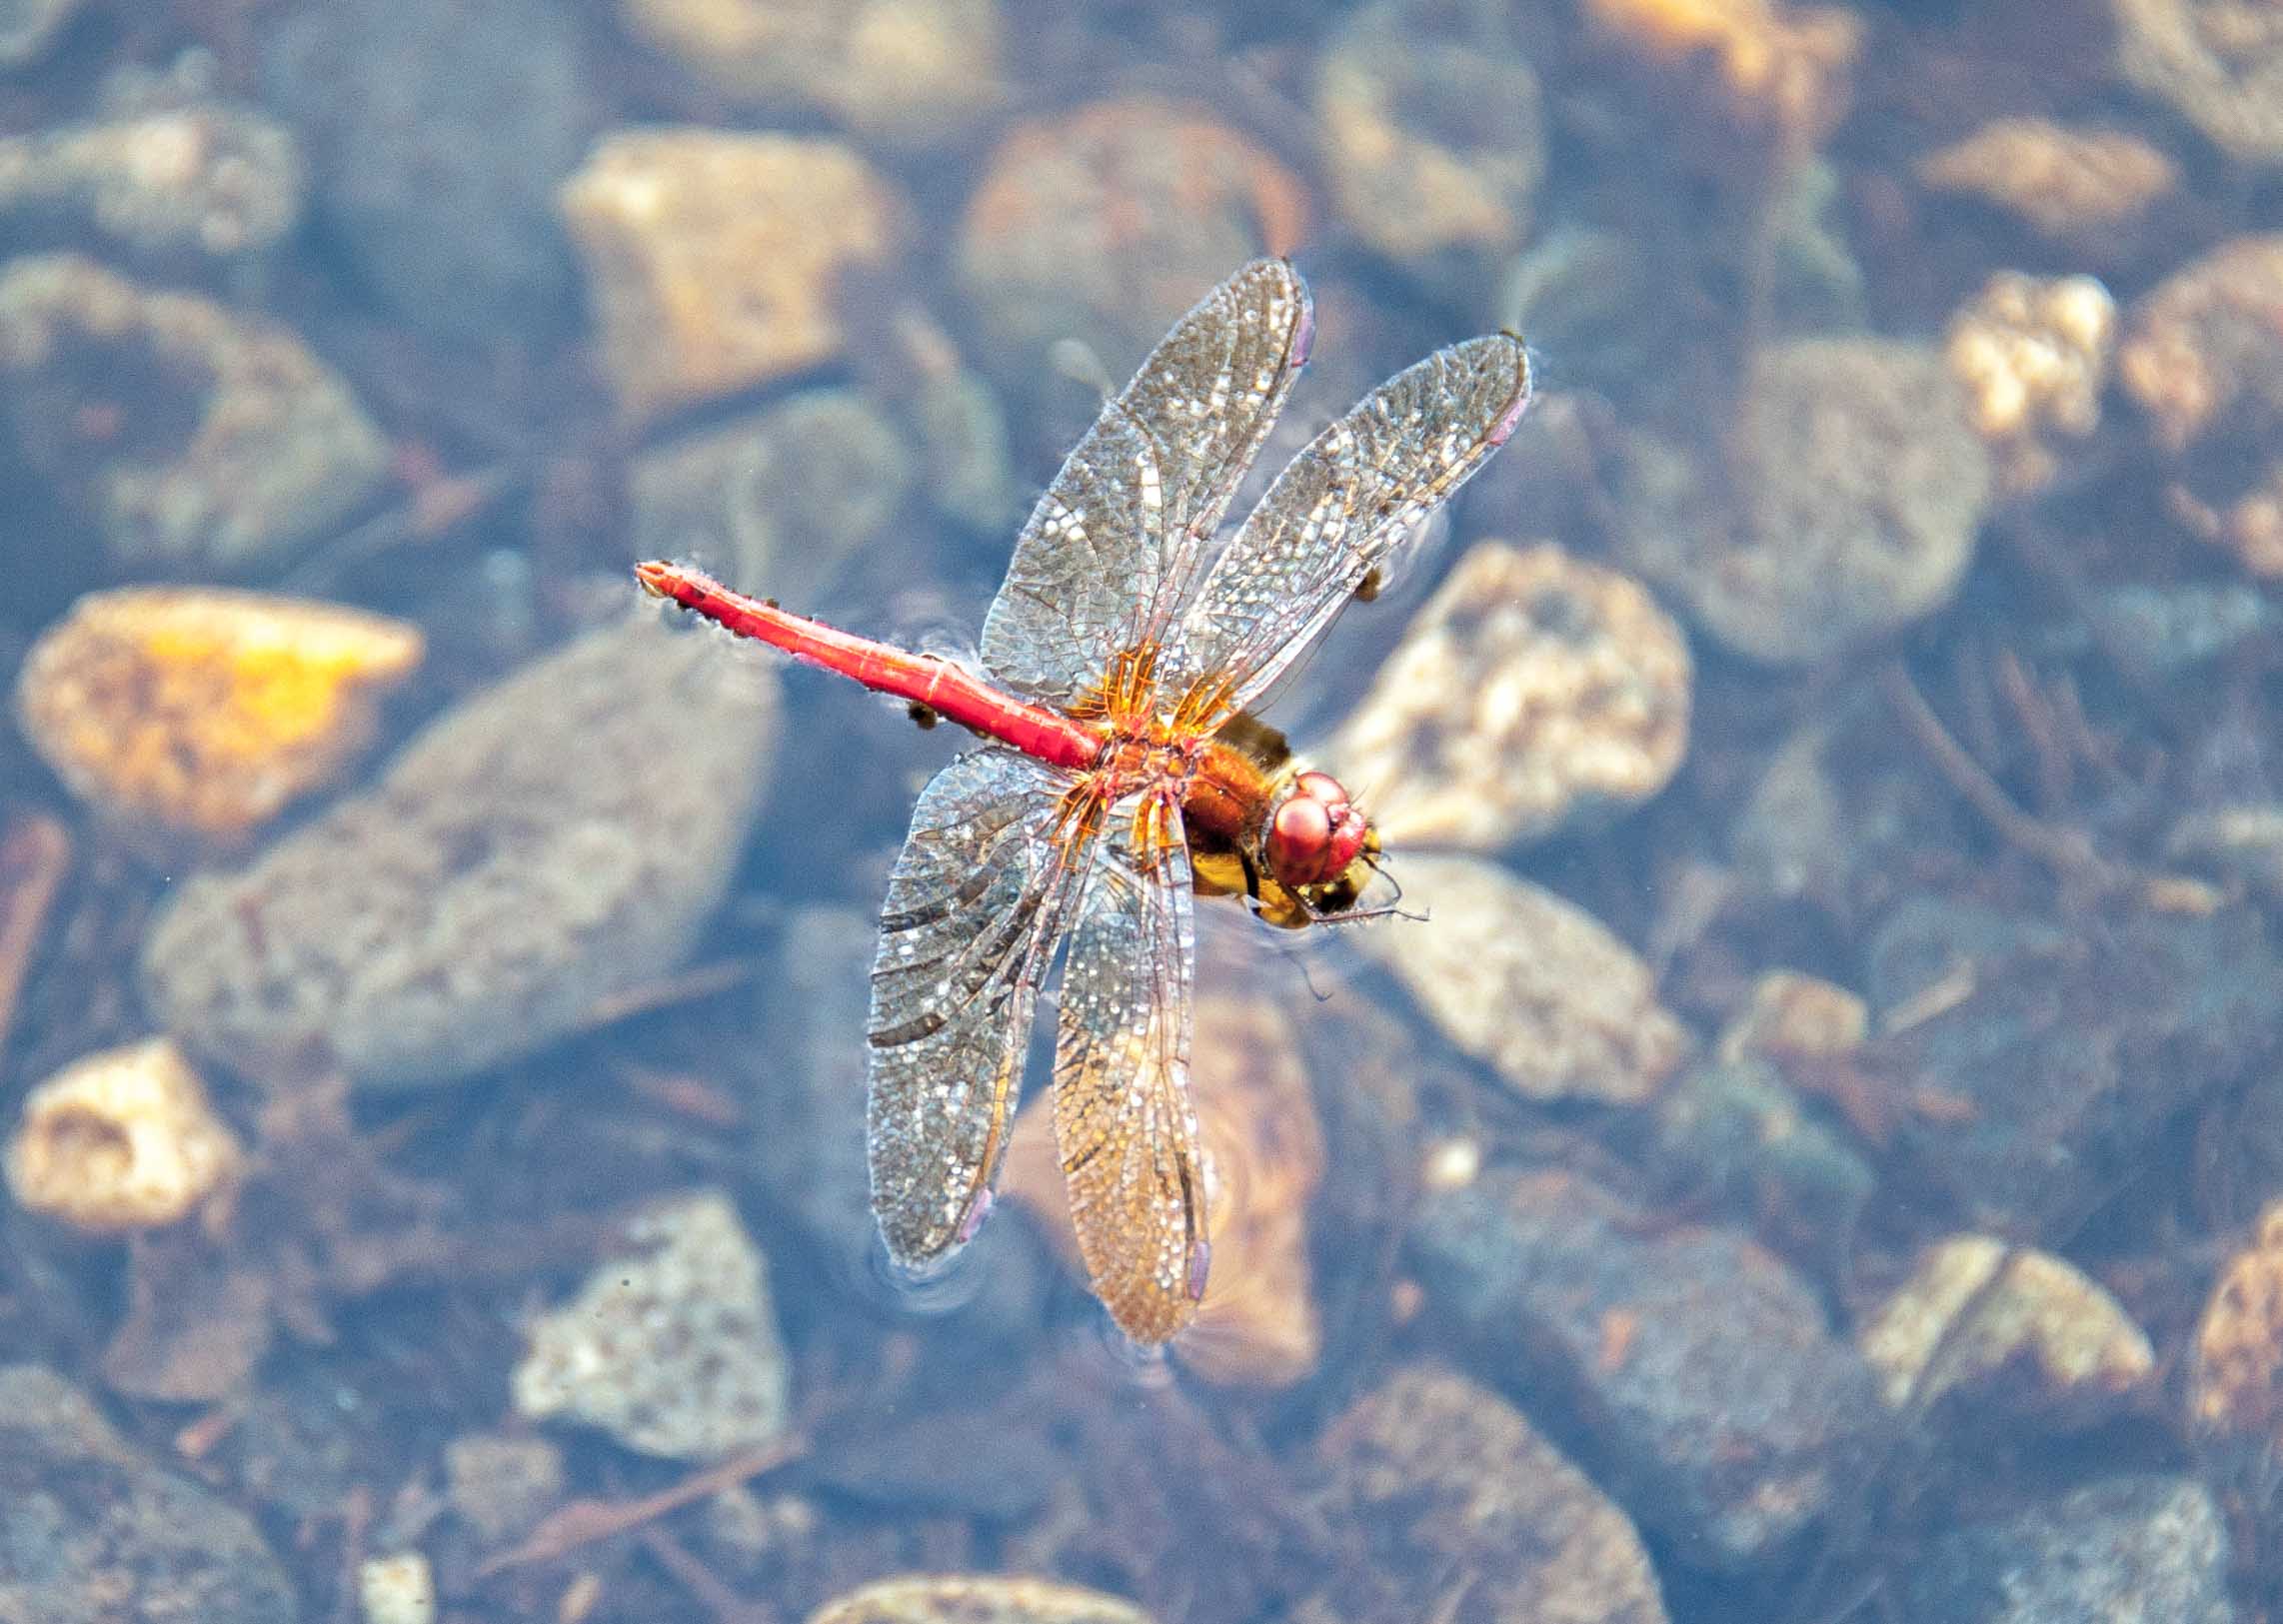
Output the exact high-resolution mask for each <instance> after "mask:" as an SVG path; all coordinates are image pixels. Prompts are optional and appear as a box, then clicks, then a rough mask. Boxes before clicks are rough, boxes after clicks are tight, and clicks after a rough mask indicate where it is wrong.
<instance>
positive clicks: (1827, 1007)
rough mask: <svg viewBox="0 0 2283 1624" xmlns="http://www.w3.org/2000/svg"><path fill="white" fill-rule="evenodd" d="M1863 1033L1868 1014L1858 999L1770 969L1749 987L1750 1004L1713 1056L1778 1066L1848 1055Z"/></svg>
mask: <svg viewBox="0 0 2283 1624" xmlns="http://www.w3.org/2000/svg"><path fill="white" fill-rule="evenodd" d="M1869 1034H1870V1010H1869V1008H1868V1006H1866V1005H1865V1004H1864V1002H1863V1000H1862V999H1861V998H1860V997H1858V996H1856V995H1855V994H1854V993H1852V992H1850V991H1848V990H1847V989H1846V988H1845V987H1843V986H1836V985H1834V984H1832V983H1831V982H1829V981H1825V980H1822V979H1819V978H1818V977H1816V976H1813V975H1803V974H1801V973H1800V972H1799V971H1798V970H1789V969H1773V970H1769V971H1768V972H1767V973H1766V974H1764V975H1762V976H1761V977H1760V978H1759V979H1758V980H1756V981H1754V982H1753V983H1752V995H1751V1000H1750V1001H1749V1002H1748V1003H1746V1004H1745V1006H1744V1007H1743V1008H1742V1009H1740V1010H1739V1011H1737V1013H1736V1016H1735V1018H1734V1019H1732V1020H1730V1021H1729V1022H1728V1024H1727V1026H1726V1027H1724V1028H1723V1029H1722V1030H1721V1033H1720V1040H1719V1042H1718V1044H1717V1045H1716V1052H1717V1054H1718V1055H1719V1057H1720V1058H1721V1059H1722V1060H1724V1061H1728V1062H1731V1063H1732V1062H1734V1061H1737V1060H1744V1059H1757V1060H1769V1061H1773V1062H1774V1063H1776V1064H1779V1065H1780V1064H1781V1063H1783V1062H1784V1061H1785V1060H1790V1059H1823V1058H1827V1057H1829V1056H1831V1055H1835V1054H1847V1053H1851V1052H1853V1051H1854V1050H1855V1049H1857V1048H1860V1047H1861V1046H1862V1043H1863V1039H1864V1038H1865V1037H1867V1036H1868V1035H1869Z"/></svg>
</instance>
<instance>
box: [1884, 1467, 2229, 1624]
mask: <svg viewBox="0 0 2283 1624" xmlns="http://www.w3.org/2000/svg"><path fill="white" fill-rule="evenodd" d="M2228 1550H2229V1541H2228V1534H2227V1525H2226V1522H2225V1520H2224V1518H2223V1517H2222V1514H2221V1511H2220V1508H2219V1506H2218V1504H2217V1503H2216V1502H2215V1501H2214V1500H2213V1499H2212V1495H2211V1491H2210V1490H2208V1489H2206V1488H2205V1487H2204V1486H2203V1485H2202V1484H2201V1483H2198V1482H2196V1481H2195V1480H2194V1479H2193V1478H2186V1477H2161V1476H2155V1475H2145V1476H2143V1475H2134V1476H2127V1477H2113V1478H2109V1479H2107V1480H2105V1481H2103V1482H2099V1483H2093V1484H2090V1485H2088V1486H2086V1487H2084V1488H2080V1489H2077V1490H2074V1491H2073V1492H2071V1493H2068V1494H2063V1495H2059V1496H2056V1497H2054V1498H2053V1499H2050V1500H2046V1501H2041V1502H2038V1503H2034V1504H2031V1505H2027V1506H2024V1507H2021V1508H2020V1509H2018V1510H2016V1511H2014V1512H2012V1513H2011V1514H2010V1515H2002V1514H1993V1513H1992V1512H1989V1511H1982V1512H1979V1513H1977V1514H1974V1515H1969V1516H1967V1517H1964V1518H1962V1519H1960V1520H1959V1522H1958V1524H1957V1525H1956V1526H1954V1527H1952V1528H1951V1529H1949V1530H1948V1531H1947V1532H1945V1533H1943V1534H1941V1535H1940V1536H1939V1537H1937V1538H1936V1539H1935V1541H1934V1542H1933V1544H1932V1545H1931V1546H1930V1547H1928V1548H1926V1549H1925V1550H1924V1551H1922V1552H1921V1553H1920V1554H1919V1555H1918V1556H1917V1557H1916V1558H1914V1559H1913V1560H1912V1561H1911V1562H1909V1563H1908V1564H1907V1568H1908V1572H1907V1576H1906V1580H1905V1585H1904V1594H1903V1597H1902V1606H1903V1608H1904V1616H1906V1617H1909V1618H1914V1619H1939V1620H1942V1621H1944V1624H1952V1621H1955V1624H2083V1621H2084V1620H2087V1619H2115V1620H2120V1621H2121V1620H2127V1619H2131V1620H2146V1621H2147V1624H2156V1621H2157V1620H2162V1621H2164V1624H2232V1620H2234V1618H2235V1617H2236V1610H2235V1606H2234V1604H2233V1603H2232V1602H2231V1601H2230V1600H2229V1599H2228V1587H2227V1580H2228Z"/></svg>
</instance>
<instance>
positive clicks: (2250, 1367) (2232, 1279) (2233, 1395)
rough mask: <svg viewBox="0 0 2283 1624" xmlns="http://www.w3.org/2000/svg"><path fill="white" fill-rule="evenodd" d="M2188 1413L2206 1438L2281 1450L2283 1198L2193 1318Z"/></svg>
mask: <svg viewBox="0 0 2283 1624" xmlns="http://www.w3.org/2000/svg"><path fill="white" fill-rule="evenodd" d="M2188 1420H2189V1423H2190V1424H2191V1425H2192V1426H2194V1428H2195V1429H2196V1431H2197V1433H2198V1434H2199V1435H2200V1436H2202V1437H2204V1438H2206V1439H2209V1440H2213V1441H2226V1442H2230V1443H2234V1444H2237V1445H2247V1446H2249V1447H2250V1448H2251V1449H2252V1450H2253V1451H2254V1452H2255V1453H2257V1454H2260V1455H2263V1456H2265V1457H2267V1458H2270V1459H2272V1458H2274V1457H2275V1456H2276V1455H2277V1454H2278V1453H2279V1452H2283V1201H2271V1202H2269V1203H2268V1205H2267V1208H2266V1210H2265V1211H2263V1212H2261V1213H2260V1214H2259V1221H2258V1222H2257V1223H2255V1224H2254V1225H2253V1226H2252V1233H2251V1237H2250V1239H2249V1241H2248V1242H2247V1243H2246V1244H2245V1246H2244V1248H2243V1250H2242V1251H2240V1252H2238V1253H2236V1254H2235V1256H2233V1257H2231V1258H2229V1259H2228V1261H2227V1265H2226V1266H2225V1267H2224V1268H2222V1269H2221V1270H2220V1275H2219V1279H2218V1280H2217V1281H2216V1282H2215V1283H2214V1284H2213V1286H2212V1295H2211V1300H2210V1301H2209V1302H2208V1303H2206V1304H2205V1305H2204V1315H2203V1318H2202V1319H2201V1320H2200V1321H2198V1322H2197V1325H2196V1340H2195V1358H2194V1363H2193V1364H2192V1366H2191V1367H2190V1372H2189V1378H2188Z"/></svg>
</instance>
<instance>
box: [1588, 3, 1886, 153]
mask: <svg viewBox="0 0 2283 1624" xmlns="http://www.w3.org/2000/svg"><path fill="white" fill-rule="evenodd" d="M1580 9H1581V10H1582V12H1583V14H1584V18H1585V21H1586V23H1587V25H1588V26H1589V27H1590V28H1592V29H1594V30H1596V31H1597V32H1599V33H1600V34H1601V35H1602V36H1603V37H1605V38H1608V39H1611V40H1613V41H1615V42H1616V43H1617V44H1618V45H1619V46H1620V47H1621V48H1622V49H1624V50H1625V51H1626V52H1628V53H1629V54H1631V55H1633V56H1635V57H1637V58H1639V59H1641V60H1643V61H1645V62H1647V63H1649V64H1651V65H1653V66H1654V67H1656V68H1657V69H1659V70H1660V71H1662V72H1666V73H1671V74H1675V75H1677V76H1680V77H1682V78H1684V79H1685V78H1687V77H1689V76H1692V75H1693V74H1694V73H1696V72H1698V71H1701V70H1700V67H1699V65H1700V64H1703V63H1707V62H1708V63H1710V64H1711V67H1712V70H1713V77H1714V79H1715V81H1716V83H1717V84H1718V86H1719V88H1720V90H1721V91H1722V92H1723V93H1724V99H1725V103H1726V106H1727V107H1728V109H1729V110H1731V111H1733V112H1739V113H1743V114H1745V115H1747V116H1749V117H1750V118H1752V120H1753V121H1754V122H1756V123H1764V124H1768V125H1771V126H1773V127H1775V128H1777V129H1781V130H1790V131H1795V132H1797V133H1798V134H1800V135H1803V136H1810V137H1811V136H1814V135H1818V134H1821V133H1823V132H1825V131H1827V130H1828V129H1829V128H1830V127H1831V126H1832V125H1833V124H1835V123H1837V122H1838V120H1839V118H1840V116H1841V115H1842V114H1843V113H1844V112H1845V111H1846V107H1847V98H1848V80H1849V78H1850V75H1851V72H1852V69H1853V67H1854V62H1855V58H1856V55H1857V53H1858V52H1859V50H1860V49H1861V43H1862V34H1863V24H1862V22H1861V21H1860V20H1859V19H1858V18H1856V17H1854V16H1853V15H1851V14H1850V13H1848V12H1846V11H1843V10H1841V9H1839V8H1837V7H1835V6H1791V5H1779V4H1778V3H1777V0H1585V4H1584V5H1583V6H1582V7H1581V8H1580Z"/></svg>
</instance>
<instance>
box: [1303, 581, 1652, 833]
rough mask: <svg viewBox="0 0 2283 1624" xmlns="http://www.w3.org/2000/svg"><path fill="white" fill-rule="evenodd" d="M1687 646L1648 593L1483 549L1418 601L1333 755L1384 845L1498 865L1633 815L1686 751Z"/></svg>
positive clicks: (1625, 583)
mask: <svg viewBox="0 0 2283 1624" xmlns="http://www.w3.org/2000/svg"><path fill="white" fill-rule="evenodd" d="M1689 684H1690V665H1689V658H1688V644H1687V641H1686V640H1685V639H1684V638H1683V637H1682V636H1681V633H1680V629H1679V628H1678V627H1677V626H1675V625H1674V624H1673V622H1672V620H1671V619H1670V617H1668V616H1667V615H1665V613H1664V612H1663V611H1662V610H1660V609H1658V608H1657V606H1656V602H1655V600H1654V599H1652V598H1651V597H1650V596H1649V594H1648V592H1647V590H1646V589H1645V588H1643V587H1641V586H1640V585H1639V584H1638V583H1637V582H1635V581H1633V580H1632V579H1630V578H1629V577H1627V576H1624V575H1620V574H1619V573H1617V572H1616V571H1614V570H1609V569H1605V568H1603V567H1601V566H1599V565H1595V564H1588V563H1586V562H1584V561H1582V560H1579V559H1574V558H1571V557H1570V556H1569V555H1568V554H1566V553H1564V552H1562V550H1561V549H1559V548H1557V547H1552V546H1541V547H1534V548H1530V549H1527V550H1522V549H1517V548H1512V547H1507V546H1505V545H1503V544H1500V543H1489V542H1486V543H1484V544H1482V545H1481V546H1478V547H1476V548H1474V549H1473V550H1472V551H1470V552H1469V553H1468V554H1467V555H1466V557H1465V558H1463V559H1461V560H1460V561H1459V563H1458V566H1457V568H1456V569H1454V570H1452V571H1451V573H1450V577H1449V579H1448V580H1446V581H1445V582H1444V583H1443V585H1442V586H1441V588H1440V589H1438V590H1437V591H1436V593H1435V595H1434V596H1433V597H1432V598H1430V599H1429V600H1427V602H1426V604H1425V605H1424V606H1422V607H1421V608H1420V610H1419V612H1418V614H1417V615H1416V616H1415V617H1414V618H1413V619H1412V622H1411V624H1410V626H1409V627H1408V628H1407V629H1406V630H1405V632H1404V634H1403V641H1402V642H1401V643H1400V644H1399V645H1397V647H1396V649H1395V652H1394V653H1393V654H1391V655H1389V656H1388V657H1387V660H1386V662H1385V664H1383V665H1382V666H1381V667H1380V668H1379V674H1378V676H1377V677H1376V678H1375V679H1374V680H1373V682H1372V685H1371V691H1370V693H1369V694H1368V695H1366V696H1365V697H1364V700H1363V703H1362V704H1361V705H1360V706H1359V707H1358V708H1357V710H1356V712H1355V715H1354V718H1353V720H1352V721H1350V722H1349V723H1348V725H1347V726H1346V728H1344V729H1343V730H1341V732H1340V734H1339V737H1338V738H1337V739H1336V740H1335V741H1334V742H1333V744H1332V745H1331V747H1330V749H1329V751H1328V752H1327V754H1328V756H1329V758H1330V762H1331V766H1332V767H1333V769H1334V770H1335V771H1336V772H1337V774H1338V776H1339V778H1340V779H1341V781H1342V782H1344V783H1346V784H1350V785H1358V786H1364V787H1367V790H1368V794H1369V797H1370V804H1369V811H1370V813H1371V817H1372V819H1373V821H1374V822H1375V823H1376V824H1377V826H1378V829H1379V832H1380V835H1381V837H1382V838H1384V839H1385V840H1386V842H1387V843H1388V845H1389V846H1390V847H1393V848H1396V849H1401V848H1402V847H1405V846H1409V845H1421V844H1423V845H1457V846H1465V847H1468V848H1471V849H1473V850H1478V851H1493V850H1496V849H1498V848H1499V847H1500V846H1504V845H1507V844H1510V843H1512V842H1513V841H1515V840H1518V839H1527V838H1531V837H1534V836H1536V835H1540V834H1545V833H1548V832H1550V831H1552V830H1553V829H1556V828H1559V827H1561V826H1562V825H1564V824H1565V823H1568V822H1570V821H1572V820H1573V819H1576V818H1579V817H1581V816H1590V815H1591V814H1593V813H1594V812H1602V811H1613V810H1622V809H1624V808H1628V807H1633V806H1637V805H1638V804H1640V803H1641V802H1644V801H1646V800H1648V799H1649V798H1650V797H1651V796H1654V795H1655V794H1656V793H1657V792H1658V791H1659V790H1661V789H1663V788H1664V786H1665V785H1666V784H1667V783H1668V782H1669V781H1670V780H1671V778H1672V775H1673V773H1674V772H1675V771H1676V770H1677V769H1678V768H1679V766H1680V760H1681V757H1682V756H1683V755H1684V754H1685V753H1686V751H1687V748H1688V708H1689Z"/></svg>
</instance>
